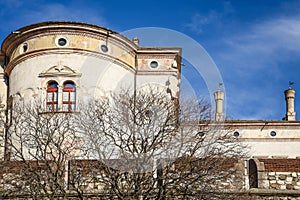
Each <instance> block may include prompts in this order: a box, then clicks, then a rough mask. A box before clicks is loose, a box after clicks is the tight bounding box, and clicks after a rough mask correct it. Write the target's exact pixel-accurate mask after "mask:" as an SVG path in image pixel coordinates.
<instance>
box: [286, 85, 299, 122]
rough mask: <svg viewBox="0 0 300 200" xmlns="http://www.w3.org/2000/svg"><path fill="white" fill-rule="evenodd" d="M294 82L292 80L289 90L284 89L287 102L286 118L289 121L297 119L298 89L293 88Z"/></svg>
mask: <svg viewBox="0 0 300 200" xmlns="http://www.w3.org/2000/svg"><path fill="white" fill-rule="evenodd" d="M293 84H294V83H293V82H290V86H289V88H288V89H287V90H285V91H284V95H285V102H286V115H285V120H287V121H295V120H296V112H295V106H294V101H295V93H296V91H295V90H294V89H292V87H291V86H292V85H293Z"/></svg>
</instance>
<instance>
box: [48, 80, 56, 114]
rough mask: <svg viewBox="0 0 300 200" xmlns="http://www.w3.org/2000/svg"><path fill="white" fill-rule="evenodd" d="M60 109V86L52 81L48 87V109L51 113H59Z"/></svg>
mask: <svg viewBox="0 0 300 200" xmlns="http://www.w3.org/2000/svg"><path fill="white" fill-rule="evenodd" d="M57 107H58V84H57V82H55V81H51V82H49V83H48V85H47V109H48V111H50V112H55V111H57Z"/></svg>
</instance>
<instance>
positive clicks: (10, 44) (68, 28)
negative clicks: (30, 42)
mask: <svg viewBox="0 0 300 200" xmlns="http://www.w3.org/2000/svg"><path fill="white" fill-rule="evenodd" d="M60 33H64V34H81V35H85V36H88V37H95V38H102V39H103V38H106V37H108V38H110V39H111V40H114V41H116V43H118V44H119V45H123V47H125V46H126V49H130V50H129V52H131V51H136V49H137V48H138V47H137V46H136V44H134V43H133V42H132V41H131V40H129V39H128V38H126V37H124V36H122V35H120V34H118V33H117V32H115V31H112V30H110V29H107V28H103V27H100V26H96V25H91V24H86V23H79V22H65V21H53V22H42V23H37V24H32V25H29V26H26V27H23V28H20V29H18V30H17V31H15V32H12V33H11V34H10V35H9V36H8V37H7V38H5V40H4V42H3V43H2V47H1V51H2V52H3V53H4V54H6V55H8V56H10V55H11V54H12V52H13V51H14V49H16V48H17V46H18V45H19V44H21V43H22V42H24V41H25V40H27V39H28V38H31V37H36V36H42V35H47V34H60Z"/></svg>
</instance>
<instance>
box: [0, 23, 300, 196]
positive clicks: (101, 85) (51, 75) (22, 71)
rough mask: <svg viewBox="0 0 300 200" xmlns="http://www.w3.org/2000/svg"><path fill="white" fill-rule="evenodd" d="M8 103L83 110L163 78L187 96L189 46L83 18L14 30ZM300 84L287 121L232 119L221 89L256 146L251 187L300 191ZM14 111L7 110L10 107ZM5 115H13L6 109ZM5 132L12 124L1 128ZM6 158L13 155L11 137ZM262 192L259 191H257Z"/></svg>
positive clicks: (4, 62) (5, 75)
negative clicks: (185, 49)
mask: <svg viewBox="0 0 300 200" xmlns="http://www.w3.org/2000/svg"><path fill="white" fill-rule="evenodd" d="M0 65H1V68H0V96H1V104H0V109H2V110H8V109H9V107H10V105H11V104H12V102H14V101H24V102H29V103H30V101H32V100H38V101H39V102H41V105H42V107H43V109H44V111H45V112H53V111H55V112H70V111H77V107H78V105H79V104H80V103H81V102H85V101H87V100H89V98H90V97H92V98H105V97H106V96H107V95H109V94H110V93H111V92H114V91H117V90H119V89H120V88H122V87H128V88H131V89H133V90H139V89H141V88H144V87H146V86H147V85H156V86H157V87H159V88H161V89H162V90H163V91H166V92H168V93H169V94H170V95H171V97H172V98H175V99H178V98H179V89H180V72H181V69H180V67H181V48H180V47H140V46H139V40H138V38H134V39H133V40H129V39H127V38H126V37H124V36H122V35H120V34H118V33H116V32H115V31H112V30H109V29H106V28H103V27H99V26H96V25H90V24H85V23H78V22H63V21H59V22H54V21H53V22H43V23H38V24H33V25H29V26H26V27H23V28H20V29H18V30H16V31H14V32H12V33H11V34H10V35H9V36H7V38H6V39H5V40H4V41H3V43H2V47H1V55H0ZM295 93H296V92H295V90H294V89H292V88H288V89H287V90H286V91H285V92H284V95H285V101H286V114H285V117H284V119H283V120H274V121H272V120H254V121H252V120H225V121H223V120H224V118H225V116H224V114H223V100H224V92H223V91H221V90H218V91H216V92H215V94H214V97H215V100H216V116H215V120H216V121H223V122H224V125H225V126H228V127H230V131H231V133H232V137H235V138H236V139H237V140H239V141H241V142H242V143H244V144H245V145H247V146H248V147H249V152H248V158H246V159H245V165H244V170H245V188H247V189H251V188H257V189H261V190H263V191H265V193H267V192H266V191H267V190H276V191H277V192H278V193H280V194H282V195H283V193H284V192H283V191H286V190H289V191H292V190H293V191H298V193H297V192H296V194H295V192H294V193H293V195H296V196H297V195H298V196H300V121H297V120H296V119H297V118H296V113H295V110H294V98H295ZM6 113H7V112H6ZM4 117H5V116H4ZM1 134H2V136H3V137H4V135H5V130H4V127H3V128H2V130H1ZM1 142H2V144H1V147H2V148H1V150H0V158H2V159H4V157H5V149H4V148H5V140H2V141H1ZM257 193H259V191H258V192H257Z"/></svg>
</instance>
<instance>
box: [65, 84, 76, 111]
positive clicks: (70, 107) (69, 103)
mask: <svg viewBox="0 0 300 200" xmlns="http://www.w3.org/2000/svg"><path fill="white" fill-rule="evenodd" d="M62 103H63V111H66V112H71V111H75V109H76V87H75V84H74V83H73V82H72V81H66V82H65V83H64V86H63V102H62Z"/></svg>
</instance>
